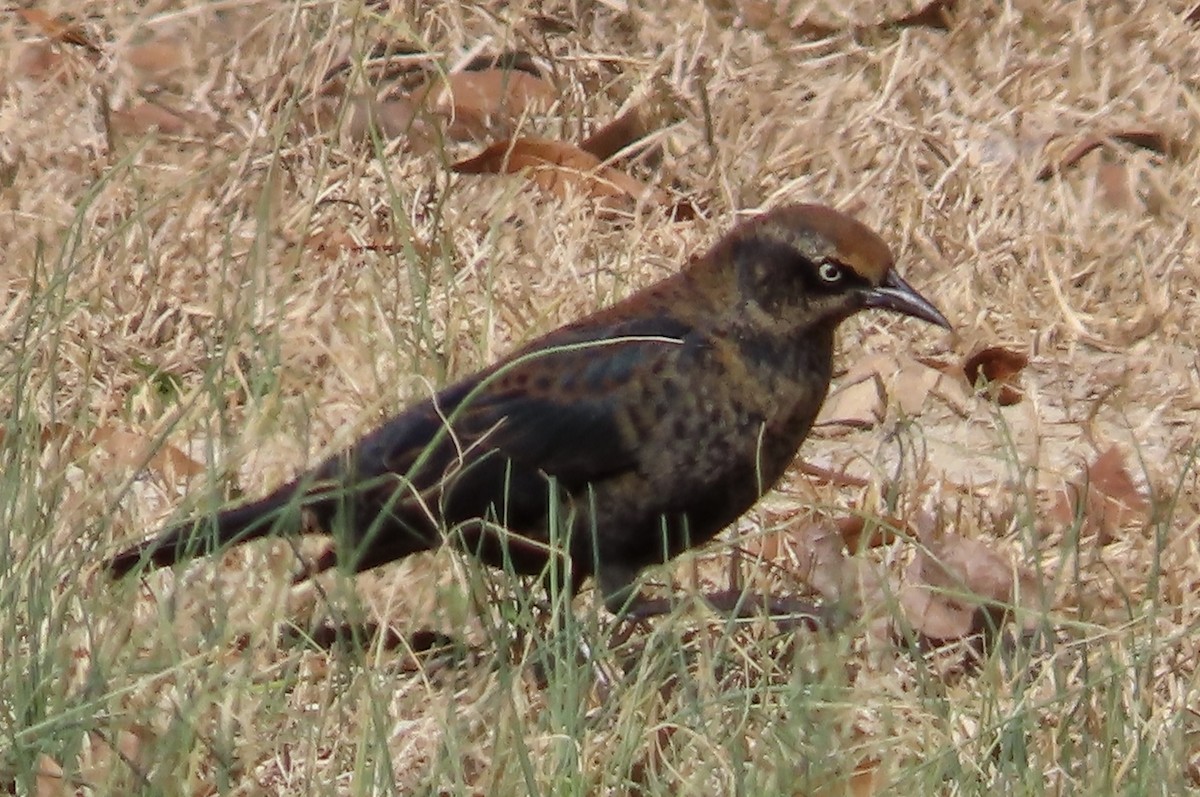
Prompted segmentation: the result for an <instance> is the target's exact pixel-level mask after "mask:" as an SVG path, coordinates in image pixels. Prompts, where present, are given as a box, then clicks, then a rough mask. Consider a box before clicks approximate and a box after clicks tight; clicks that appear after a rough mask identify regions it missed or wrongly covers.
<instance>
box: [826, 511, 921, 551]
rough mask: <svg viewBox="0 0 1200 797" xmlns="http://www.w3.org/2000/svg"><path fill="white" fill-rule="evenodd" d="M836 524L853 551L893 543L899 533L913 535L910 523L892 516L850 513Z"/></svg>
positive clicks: (844, 540)
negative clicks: (879, 516)
mask: <svg viewBox="0 0 1200 797" xmlns="http://www.w3.org/2000/svg"><path fill="white" fill-rule="evenodd" d="M834 526H835V527H836V528H837V530H838V534H840V535H841V537H842V543H843V544H844V545H845V546H846V548H847V549H848V550H850V551H852V552H853V551H862V550H866V549H867V548H880V547H882V546H884V545H891V544H892V543H893V542H895V541H896V536H897V535H898V534H907V535H910V536H911V532H910V531H909V530H908V524H907V523H905V522H904V521H903V520H901V519H900V518H897V517H891V516H888V517H882V518H877V517H870V516H867V515H848V516H846V517H844V518H841V519H839V520H838V521H837V522H836V523H835V524H834Z"/></svg>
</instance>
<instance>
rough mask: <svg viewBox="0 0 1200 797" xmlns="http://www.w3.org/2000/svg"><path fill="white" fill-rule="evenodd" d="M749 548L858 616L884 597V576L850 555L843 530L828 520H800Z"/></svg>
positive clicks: (764, 537)
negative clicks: (847, 551)
mask: <svg viewBox="0 0 1200 797" xmlns="http://www.w3.org/2000/svg"><path fill="white" fill-rule="evenodd" d="M749 547H750V548H751V549H752V550H754V551H755V552H756V553H761V554H762V557H763V558H764V559H767V560H770V561H772V562H775V563H777V564H780V565H782V566H784V567H786V568H787V569H788V570H790V571H791V572H793V573H794V574H795V575H796V576H797V577H798V578H799V579H801V580H802V581H803V582H804V583H805V584H807V585H808V586H810V587H812V588H813V589H814V590H816V591H817V592H819V593H820V594H821V596H822V597H823V598H825V599H826V600H828V601H830V602H831V603H836V604H838V605H839V606H840V607H842V609H843V610H845V611H847V612H849V613H850V614H851V615H853V616H855V617H858V616H861V615H862V614H863V611H864V609H865V608H866V607H867V606H870V605H874V604H875V603H877V602H878V601H880V600H881V599H882V595H883V590H882V588H881V585H882V583H883V582H882V579H881V577H880V575H879V574H878V573H877V572H876V571H875V570H874V569H873V568H872V567H871V565H870V563H868V562H865V561H863V560H862V559H859V558H858V557H854V556H847V555H846V544H845V539H844V537H843V535H842V531H841V529H840V528H838V526H836V525H834V524H832V523H829V522H827V521H818V522H815V523H814V522H800V523H796V524H793V526H791V527H790V528H787V529H785V530H782V531H778V532H775V533H772V534H768V535H765V536H763V537H761V538H759V539H758V540H757V541H756V542H755V544H753V545H751V546H749Z"/></svg>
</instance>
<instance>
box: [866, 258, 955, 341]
mask: <svg viewBox="0 0 1200 797" xmlns="http://www.w3.org/2000/svg"><path fill="white" fill-rule="evenodd" d="M866 305H867V307H878V308H881V309H883V310H892V311H893V312H897V313H903V314H904V315H910V316H912V317H913V318H919V319H921V320H922V321H928V322H929V323H931V324H937V325H938V326H939V327H945V328H946V329H952V327H951V326H950V322H949V321H947V320H946V316H944V315H942V314H941V312H940V311H939V310H938V309H937V308H936V307H934V306H933V304H931V303H930V301H929V300H928V299H926V298H925V297H924V296H922V295H921V294H919V293H917V292H916V290H914V289H913V286H911V285H909V284H908V283H907V282H905V281H904V280H902V279H900V275H899V274H897V273H896V272H895V271H894V270H889V271H888V273H887V276H885V277H884V278H883V284H882V285H880V286H879V287H878V288H871V289H869V290H868V291H867V292H866Z"/></svg>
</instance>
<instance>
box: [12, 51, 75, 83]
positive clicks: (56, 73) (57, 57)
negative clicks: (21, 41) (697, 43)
mask: <svg viewBox="0 0 1200 797" xmlns="http://www.w3.org/2000/svg"><path fill="white" fill-rule="evenodd" d="M13 71H14V72H15V73H16V74H17V75H18V76H20V77H25V78H30V79H32V80H47V79H49V78H57V79H58V80H59V81H61V82H63V83H65V82H67V81H68V79H69V77H70V74H69V64H68V63H67V59H66V58H65V57H64V56H63V54H62V52H61V50H60V48H58V47H56V46H55V45H54V44H53V43H51V42H48V41H35V42H30V43H29V44H27V45H26V46H25V47H23V48H21V51H20V53H19V54H18V55H17V60H16V63H15V64H14V65H13Z"/></svg>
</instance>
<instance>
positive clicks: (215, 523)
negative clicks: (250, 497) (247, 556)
mask: <svg viewBox="0 0 1200 797" xmlns="http://www.w3.org/2000/svg"><path fill="white" fill-rule="evenodd" d="M301 506H302V502H301V499H300V497H299V496H297V495H296V485H295V484H294V483H293V484H288V485H284V486H283V487H281V488H279V489H278V490H276V491H275V492H273V493H271V494H270V495H268V496H267V497H266V498H262V499H260V500H258V501H254V502H253V503H249V504H246V505H245V506H238V507H234V508H233V509H226V510H224V511H222V512H219V513H217V515H216V516H215V517H200V518H196V519H195V520H188V521H184V522H183V523H179V524H177V525H174V526H168V527H167V528H165V529H163V530H162V531H161V532H159V534H158V536H156V537H153V538H151V539H149V540H146V541H145V542H141V543H138V544H137V545H134V546H132V547H131V548H126V549H125V550H124V551H121V552H120V553H119V554H117V555H116V556H114V557H112V558H111V559H109V560H108V561H107V562H106V563H105V569H106V570H107V571H108V574H109V576H110V577H111V578H114V579H116V578H122V577H124V576H125V575H127V574H128V573H129V572H130V571H132V570H136V569H137V568H139V567H141V566H142V565H143V563H144V564H145V565H146V566H147V567H151V568H156V567H169V566H171V565H173V564H176V563H178V562H181V561H185V560H187V559H192V558H195V557H198V556H208V555H209V554H212V553H215V552H216V551H217V550H219V549H221V548H222V547H224V546H227V545H234V544H240V543H243V542H247V541H248V540H254V539H258V538H259V537H266V536H268V535H271V534H275V533H279V532H285V531H288V530H292V529H298V528H299V527H300V508H301Z"/></svg>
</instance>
